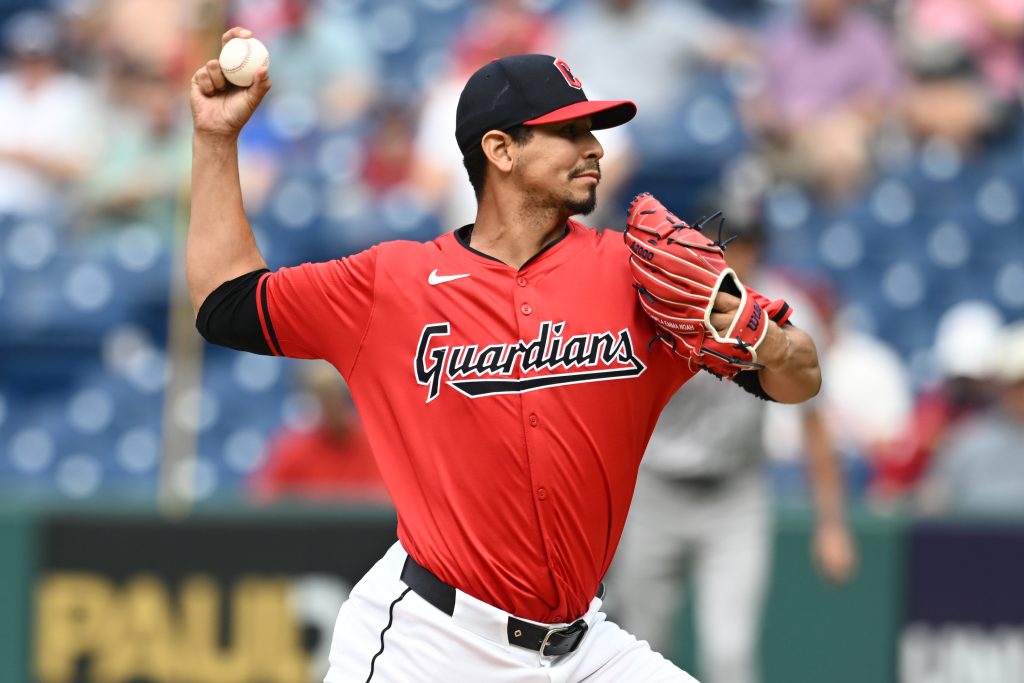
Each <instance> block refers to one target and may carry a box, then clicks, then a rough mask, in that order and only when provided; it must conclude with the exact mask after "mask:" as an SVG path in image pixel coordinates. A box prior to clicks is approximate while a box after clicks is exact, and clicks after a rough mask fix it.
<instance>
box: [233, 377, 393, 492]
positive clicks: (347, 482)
mask: <svg viewBox="0 0 1024 683" xmlns="http://www.w3.org/2000/svg"><path fill="white" fill-rule="evenodd" d="M300 382H301V384H302V387H303V389H305V391H307V392H309V394H310V395H311V396H312V397H313V398H314V399H315V400H316V405H317V411H316V413H317V414H316V415H315V417H314V420H313V424H312V425H311V426H310V427H309V428H306V429H292V428H284V429H282V430H281V431H280V432H279V433H278V434H276V435H274V436H273V437H272V438H271V441H270V446H269V455H268V456H267V461H266V463H265V464H264V465H263V467H261V468H260V469H259V470H258V471H256V472H255V473H254V474H253V475H252V478H251V479H250V482H249V484H250V488H251V490H252V491H253V493H254V494H255V495H256V496H257V497H259V498H261V499H264V500H266V499H272V498H280V497H291V498H311V499H321V500H323V499H341V498H344V499H362V500H369V501H386V500H388V494H387V491H386V490H385V489H384V483H383V481H382V480H381V477H380V472H379V471H378V469H377V464H376V462H375V461H374V459H373V453H372V451H371V450H370V445H369V442H368V441H367V440H366V436H365V434H364V433H363V428H362V425H361V424H360V422H359V415H358V414H357V413H356V410H355V406H353V405H352V397H351V395H350V394H349V392H348V387H347V386H346V385H345V381H344V380H343V379H342V378H341V376H340V375H339V374H338V373H337V371H335V370H334V368H332V367H331V366H330V365H328V364H327V363H325V362H319V361H317V362H312V361H311V362H308V363H304V364H303V365H302V368H301V370H300Z"/></svg>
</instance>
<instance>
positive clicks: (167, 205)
mask: <svg viewBox="0 0 1024 683" xmlns="http://www.w3.org/2000/svg"><path fill="white" fill-rule="evenodd" d="M110 83H111V93H110V95H111V96H110V97H108V109H107V111H106V112H105V115H104V119H105V121H104V122H105V124H106V127H107V129H108V133H107V135H106V136H105V138H106V139H105V142H106V144H105V145H104V148H103V150H102V152H101V154H100V156H99V157H98V163H97V165H96V169H95V170H94V171H93V172H92V173H90V174H89V176H88V177H87V178H86V179H85V180H84V182H83V187H82V192H83V200H84V206H83V212H82V214H81V215H80V217H79V220H80V221H81V222H82V223H83V224H84V226H85V228H86V229H87V230H89V231H90V232H95V231H97V230H99V231H103V230H105V229H109V228H112V227H117V226H121V225H124V224H126V223H145V224H146V225H149V226H151V227H153V228H156V229H159V230H160V231H162V232H164V233H166V234H170V233H171V231H172V230H173V229H174V225H175V219H176V216H177V214H178V204H179V188H180V187H181V186H182V183H184V182H186V181H187V179H188V173H189V160H190V153H191V147H190V135H189V130H188V127H187V126H183V125H182V124H183V123H187V118H185V117H183V116H182V115H183V114H184V113H185V112H184V110H183V109H182V106H183V104H182V99H181V94H180V92H179V90H178V87H177V84H176V83H174V82H172V81H170V80H169V79H167V78H165V77H163V76H162V75H160V74H159V73H155V72H153V71H152V70H151V67H149V66H148V65H146V64H141V63H133V62H121V63H120V64H118V65H116V66H115V68H114V69H113V73H112V74H111V79H110Z"/></svg>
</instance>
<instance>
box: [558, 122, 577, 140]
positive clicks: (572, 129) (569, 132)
mask: <svg viewBox="0 0 1024 683" xmlns="http://www.w3.org/2000/svg"><path fill="white" fill-rule="evenodd" d="M561 133H562V135H563V136H565V137H567V138H569V139H570V140H571V139H573V138H575V137H577V136H578V135H579V134H580V131H579V129H578V128H577V127H576V126H575V125H574V124H569V125H568V126H563V127H562V130H561Z"/></svg>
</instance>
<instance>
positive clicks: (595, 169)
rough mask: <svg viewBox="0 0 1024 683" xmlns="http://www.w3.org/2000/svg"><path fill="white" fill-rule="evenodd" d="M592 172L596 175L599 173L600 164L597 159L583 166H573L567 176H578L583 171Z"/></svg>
mask: <svg viewBox="0 0 1024 683" xmlns="http://www.w3.org/2000/svg"><path fill="white" fill-rule="evenodd" d="M594 172H596V173H597V174H598V175H600V174H601V164H600V162H598V161H594V163H592V164H585V165H583V166H578V167H576V168H574V169H573V170H572V173H570V174H569V177H570V178H578V177H580V176H581V175H583V174H584V173H594Z"/></svg>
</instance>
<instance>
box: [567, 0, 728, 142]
mask: <svg viewBox="0 0 1024 683" xmlns="http://www.w3.org/2000/svg"><path fill="white" fill-rule="evenodd" d="M560 34H561V37H560V40H559V42H558V43H557V44H556V47H555V50H556V51H557V52H558V54H559V56H561V57H563V58H564V59H566V60H567V61H568V62H569V63H570V64H579V65H580V66H579V67H578V68H579V69H580V70H583V69H585V70H586V71H585V73H587V74H593V75H590V76H588V84H589V85H591V86H592V87H593V88H594V89H595V90H596V91H599V92H600V93H602V96H607V97H618V96H619V95H620V94H621V93H630V98H631V99H632V100H633V101H634V102H636V104H637V112H638V116H637V119H636V122H635V126H636V127H639V128H647V127H651V126H657V125H659V124H661V123H663V122H664V121H665V120H666V119H669V118H670V117H672V116H673V115H674V114H676V113H678V111H679V108H680V106H681V105H682V103H683V102H684V101H685V99H686V96H687V94H688V92H689V87H690V85H691V80H692V78H693V77H694V75H695V73H696V72H697V71H698V70H699V69H701V68H702V67H703V66H704V65H707V64H712V63H718V62H722V61H725V60H727V59H729V58H730V57H732V56H735V55H737V54H739V53H740V52H742V44H743V43H742V39H741V37H740V35H739V34H738V32H737V31H736V30H735V29H733V28H732V27H730V26H729V25H728V24H726V23H724V22H723V21H721V20H719V19H718V18H717V17H716V16H715V15H714V14H712V13H711V12H709V11H708V10H707V9H705V8H704V7H703V6H702V5H700V3H698V2H694V1H693V0H683V1H680V0H596V1H595V2H582V3H578V4H577V5H576V7H575V8H573V9H572V10H570V11H569V12H567V13H566V15H565V17H564V18H563V21H562V22H561V24H560ZM637 134H642V133H639V132H638V133H637Z"/></svg>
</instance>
